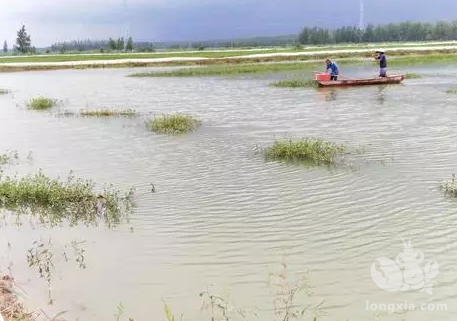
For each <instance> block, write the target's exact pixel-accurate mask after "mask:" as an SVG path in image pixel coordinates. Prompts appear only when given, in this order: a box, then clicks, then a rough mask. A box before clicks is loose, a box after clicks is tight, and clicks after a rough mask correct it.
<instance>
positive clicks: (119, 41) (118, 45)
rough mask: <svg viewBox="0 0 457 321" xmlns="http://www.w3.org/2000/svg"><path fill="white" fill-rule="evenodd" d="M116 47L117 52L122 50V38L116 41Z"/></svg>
mask: <svg viewBox="0 0 457 321" xmlns="http://www.w3.org/2000/svg"><path fill="white" fill-rule="evenodd" d="M116 47H117V50H120V51H122V50H124V38H119V39H117V45H116Z"/></svg>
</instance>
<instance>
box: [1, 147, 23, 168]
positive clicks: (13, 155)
mask: <svg viewBox="0 0 457 321" xmlns="http://www.w3.org/2000/svg"><path fill="white" fill-rule="evenodd" d="M18 159H19V153H18V152H17V150H13V151H7V152H6V153H4V154H0V165H8V164H11V163H13V162H14V161H17V160H18Z"/></svg>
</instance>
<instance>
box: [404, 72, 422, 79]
mask: <svg viewBox="0 0 457 321" xmlns="http://www.w3.org/2000/svg"><path fill="white" fill-rule="evenodd" d="M405 78H406V79H419V78H422V76H421V75H419V74H415V73H412V72H411V73H407V74H406V75H405Z"/></svg>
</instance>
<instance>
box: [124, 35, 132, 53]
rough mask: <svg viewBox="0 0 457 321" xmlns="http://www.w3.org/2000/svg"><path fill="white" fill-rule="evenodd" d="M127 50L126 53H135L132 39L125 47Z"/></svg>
mask: <svg viewBox="0 0 457 321" xmlns="http://www.w3.org/2000/svg"><path fill="white" fill-rule="evenodd" d="M125 50H126V51H133V39H132V37H130V38H129V39H128V40H127V44H126V45H125Z"/></svg>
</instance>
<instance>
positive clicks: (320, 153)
mask: <svg viewBox="0 0 457 321" xmlns="http://www.w3.org/2000/svg"><path fill="white" fill-rule="evenodd" d="M346 151H347V148H346V147H345V146H344V145H339V144H336V143H332V142H326V141H324V140H323V139H321V138H304V139H302V140H301V141H298V142H293V141H292V140H283V141H279V140H278V141H276V142H275V143H274V144H273V145H272V146H271V147H269V148H267V149H265V151H264V154H265V158H266V159H268V160H277V161H285V162H311V163H314V164H316V165H321V164H323V165H332V164H335V163H336V161H337V157H338V156H342V155H343V154H344V153H345V152H346Z"/></svg>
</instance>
